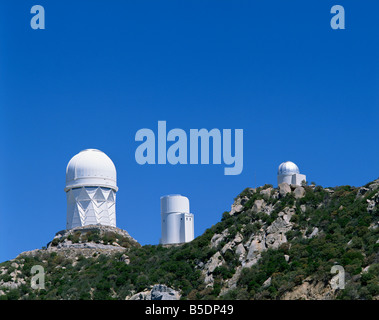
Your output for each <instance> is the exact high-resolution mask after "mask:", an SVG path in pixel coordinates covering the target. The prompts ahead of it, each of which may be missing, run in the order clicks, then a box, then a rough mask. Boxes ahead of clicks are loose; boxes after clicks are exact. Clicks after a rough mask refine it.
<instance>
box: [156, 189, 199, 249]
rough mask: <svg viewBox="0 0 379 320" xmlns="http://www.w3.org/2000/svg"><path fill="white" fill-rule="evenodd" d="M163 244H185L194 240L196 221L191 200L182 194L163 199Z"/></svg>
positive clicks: (161, 241)
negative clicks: (191, 208) (191, 211)
mask: <svg viewBox="0 0 379 320" xmlns="http://www.w3.org/2000/svg"><path fill="white" fill-rule="evenodd" d="M161 225H162V237H161V240H160V243H161V244H173V243H184V242H189V241H192V240H193V238H194V220H193V214H192V213H190V208H189V200H188V198H187V197H184V196H182V195H180V194H171V195H167V196H164V197H161Z"/></svg>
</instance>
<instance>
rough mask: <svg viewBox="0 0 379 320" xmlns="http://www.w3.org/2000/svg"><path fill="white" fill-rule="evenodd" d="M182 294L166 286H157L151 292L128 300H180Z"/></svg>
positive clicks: (135, 295)
mask: <svg viewBox="0 0 379 320" xmlns="http://www.w3.org/2000/svg"><path fill="white" fill-rule="evenodd" d="M180 296H181V295H180V293H179V292H178V291H176V290H174V289H172V288H169V287H167V286H166V285H164V284H156V285H154V286H153V288H152V289H151V290H145V291H142V292H138V293H136V294H134V295H132V296H131V297H126V300H180Z"/></svg>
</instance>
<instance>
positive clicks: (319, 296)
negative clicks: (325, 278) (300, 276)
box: [282, 278, 336, 300]
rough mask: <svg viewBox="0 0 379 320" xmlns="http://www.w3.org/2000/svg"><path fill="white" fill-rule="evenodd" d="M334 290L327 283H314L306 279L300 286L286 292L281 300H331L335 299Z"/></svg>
mask: <svg viewBox="0 0 379 320" xmlns="http://www.w3.org/2000/svg"><path fill="white" fill-rule="evenodd" d="M335 295H336V294H335V290H334V289H332V287H331V285H330V284H329V283H327V284H325V283H323V282H320V281H318V282H317V281H314V280H312V279H311V278H307V279H305V280H304V281H303V283H302V284H301V285H298V286H296V287H295V288H293V289H292V290H291V291H289V292H286V293H285V294H284V295H283V297H282V299H283V300H332V299H335Z"/></svg>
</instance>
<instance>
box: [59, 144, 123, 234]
mask: <svg viewBox="0 0 379 320" xmlns="http://www.w3.org/2000/svg"><path fill="white" fill-rule="evenodd" d="M117 190H118V188H117V185H116V168H115V166H114V164H113V162H112V160H111V159H110V158H109V157H108V156H107V155H106V154H105V153H104V152H102V151H100V150H96V149H86V150H83V151H81V152H79V153H78V154H77V155H75V156H74V157H73V158H72V159H71V160H70V162H69V163H68V165H67V168H66V188H65V189H64V191H66V194H67V224H66V229H72V228H75V227H81V226H86V225H90V224H101V225H106V226H113V227H115V226H116V192H117Z"/></svg>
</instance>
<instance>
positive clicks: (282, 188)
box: [278, 182, 291, 198]
mask: <svg viewBox="0 0 379 320" xmlns="http://www.w3.org/2000/svg"><path fill="white" fill-rule="evenodd" d="M278 187H279V197H280V198H283V197H285V196H286V194H287V193H289V192H291V187H290V185H289V184H288V183H285V182H283V183H281V184H279V185H278Z"/></svg>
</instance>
